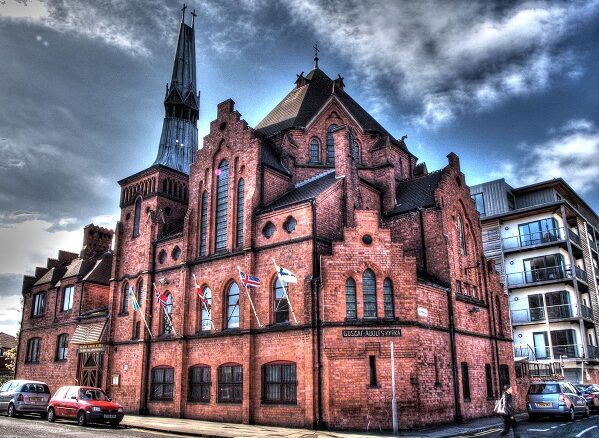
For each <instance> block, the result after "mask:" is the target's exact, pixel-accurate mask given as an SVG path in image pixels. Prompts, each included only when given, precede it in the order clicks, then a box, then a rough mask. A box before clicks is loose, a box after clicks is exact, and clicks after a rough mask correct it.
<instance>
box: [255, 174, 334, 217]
mask: <svg viewBox="0 0 599 438" xmlns="http://www.w3.org/2000/svg"><path fill="white" fill-rule="evenodd" d="M336 181H337V179H336V178H335V171H334V170H331V171H329V172H324V173H321V174H319V175H317V177H316V178H313V179H311V180H308V181H307V182H304V183H298V184H296V186H295V188H293V189H292V190H290V191H288V192H287V193H285V194H283V195H282V196H281V197H279V198H278V199H275V200H274V201H272V202H271V203H270V204H268V205H266V206H265V207H264V208H262V209H261V212H264V211H272V210H278V209H280V208H285V207H288V206H290V205H293V204H298V203H301V202H305V201H308V200H310V199H314V198H316V197H317V196H318V195H319V194H320V193H322V192H323V191H325V190H326V189H328V188H329V187H331V186H332V185H333V184H335V182H336Z"/></svg>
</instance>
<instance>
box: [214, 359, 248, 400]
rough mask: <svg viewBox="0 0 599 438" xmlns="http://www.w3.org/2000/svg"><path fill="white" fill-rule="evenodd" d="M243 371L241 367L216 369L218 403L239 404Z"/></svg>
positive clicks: (224, 366) (229, 366)
mask: <svg viewBox="0 0 599 438" xmlns="http://www.w3.org/2000/svg"><path fill="white" fill-rule="evenodd" d="M242 399H243V371H242V368H241V365H237V364H233V365H222V366H220V367H219V368H218V402H219V403H241V401H242Z"/></svg>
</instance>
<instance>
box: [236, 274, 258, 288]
mask: <svg viewBox="0 0 599 438" xmlns="http://www.w3.org/2000/svg"><path fill="white" fill-rule="evenodd" d="M239 278H240V279H241V284H242V285H243V287H245V288H252V287H258V286H260V282H261V280H260V279H259V278H258V277H256V276H254V275H251V274H246V273H245V272H241V271H239Z"/></svg>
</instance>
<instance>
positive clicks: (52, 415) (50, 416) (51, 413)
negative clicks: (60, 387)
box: [48, 408, 56, 423]
mask: <svg viewBox="0 0 599 438" xmlns="http://www.w3.org/2000/svg"><path fill="white" fill-rule="evenodd" d="M48 421H49V422H50V423H54V422H55V421H56V414H55V413H54V408H50V409H48Z"/></svg>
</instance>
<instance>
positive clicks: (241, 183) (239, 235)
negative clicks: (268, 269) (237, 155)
mask: <svg viewBox="0 0 599 438" xmlns="http://www.w3.org/2000/svg"><path fill="white" fill-rule="evenodd" d="M244 187H245V183H244V181H243V179H240V180H239V184H237V236H236V240H235V244H236V246H237V248H240V247H242V246H243V200H244V195H243V190H244Z"/></svg>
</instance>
